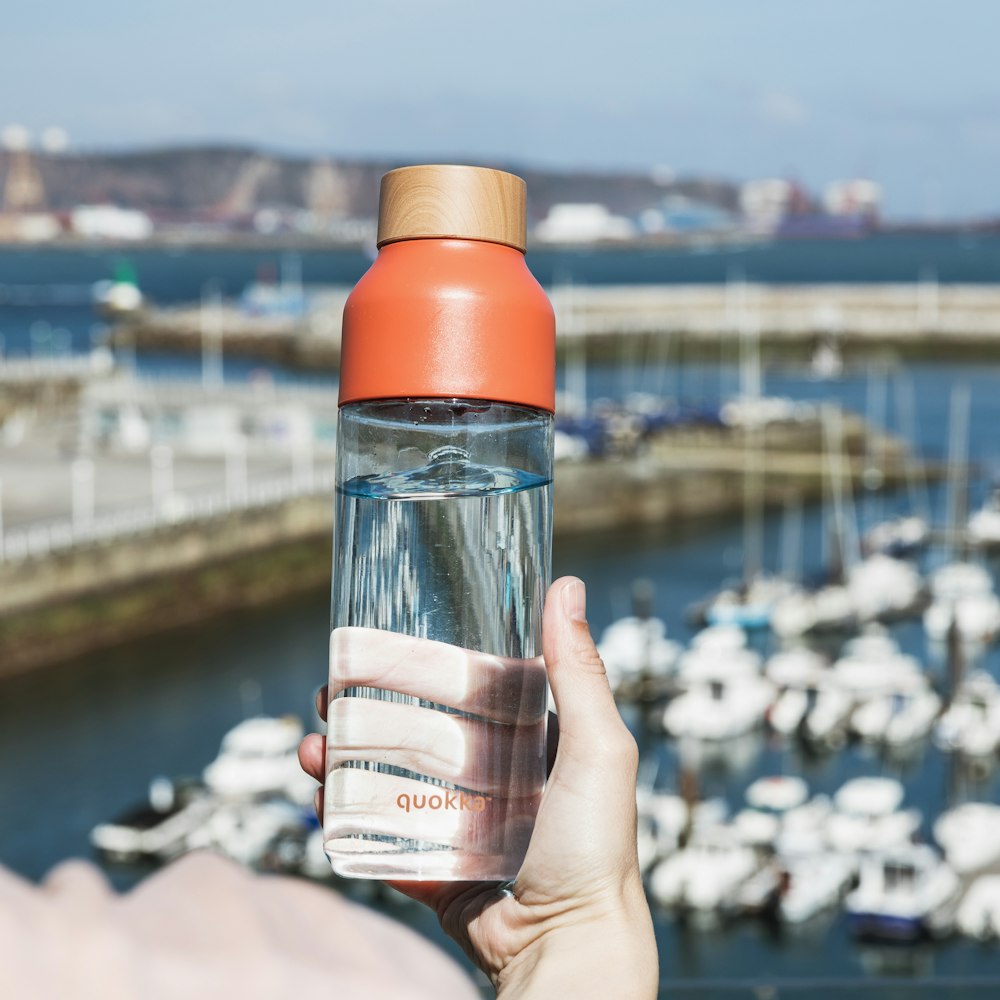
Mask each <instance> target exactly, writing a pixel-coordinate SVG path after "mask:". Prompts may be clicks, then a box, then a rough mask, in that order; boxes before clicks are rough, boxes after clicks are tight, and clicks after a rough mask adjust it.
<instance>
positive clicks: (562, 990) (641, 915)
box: [496, 899, 659, 1000]
mask: <svg viewBox="0 0 1000 1000" xmlns="http://www.w3.org/2000/svg"><path fill="white" fill-rule="evenodd" d="M496 986H497V998H498V1000H551V998H552V997H561V996H571V997H573V998H574V1000H618V998H620V1000H655V998H656V995H657V992H658V989H659V964H658V960H657V951H656V940H655V938H654V936H653V925H652V921H651V920H650V916H649V909H648V907H647V905H646V902H645V899H642V900H641V901H636V903H635V904H634V905H631V906H626V907H624V908H623V909H622V910H621V911H620V912H619V913H617V914H615V915H614V916H613V917H609V918H607V919H604V920H600V921H594V922H588V923H586V924H582V925H571V926H566V927H560V928H556V929H553V930H551V931H548V932H546V933H545V934H544V935H542V936H541V937H540V938H539V939H538V941H537V943H536V944H535V945H534V946H532V947H531V948H528V949H526V950H525V951H524V952H523V953H521V954H519V955H518V956H517V957H516V959H515V960H514V961H512V962H511V963H510V965H509V966H508V967H507V968H505V969H504V970H503V972H502V973H501V974H500V975H499V976H498V977H497V983H496Z"/></svg>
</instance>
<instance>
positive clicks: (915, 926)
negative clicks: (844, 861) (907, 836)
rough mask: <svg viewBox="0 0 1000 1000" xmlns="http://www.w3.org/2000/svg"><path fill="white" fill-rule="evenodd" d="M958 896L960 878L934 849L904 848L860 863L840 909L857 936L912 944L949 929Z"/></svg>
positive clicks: (919, 846)
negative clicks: (858, 870) (854, 884)
mask: <svg viewBox="0 0 1000 1000" xmlns="http://www.w3.org/2000/svg"><path fill="white" fill-rule="evenodd" d="M960 891H961V883H960V882H959V879H958V876H957V875H956V874H955V872H954V871H952V869H951V868H950V867H949V866H948V864H947V863H946V862H944V861H943V860H942V859H941V858H940V857H939V856H938V854H937V853H936V852H935V851H934V850H933V849H932V848H930V847H928V846H927V845H926V844H907V845H905V846H903V847H898V848H894V849H893V850H891V851H886V852H880V853H875V854H871V855H868V856H866V857H865V858H864V859H863V860H862V862H861V868H860V873H859V882H858V887H857V889H855V890H854V891H853V892H851V893H849V894H848V896H847V898H846V900H845V901H844V908H845V910H846V911H847V918H848V923H849V925H850V927H851V929H852V930H853V931H854V933H855V934H858V935H860V936H863V937H876V938H887V939H891V940H900V941H912V940H916V939H918V938H921V937H925V936H929V935H933V934H935V933H937V932H938V931H940V930H941V929H942V928H943V927H944V926H946V925H947V924H948V922H949V921H950V919H951V918H952V916H953V913H952V911H953V909H954V906H955V903H956V902H957V900H958V896H959V893H960Z"/></svg>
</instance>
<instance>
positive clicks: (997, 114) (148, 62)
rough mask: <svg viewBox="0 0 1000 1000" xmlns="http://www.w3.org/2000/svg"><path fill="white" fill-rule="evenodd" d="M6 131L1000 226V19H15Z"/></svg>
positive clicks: (932, 13) (352, 13)
mask: <svg viewBox="0 0 1000 1000" xmlns="http://www.w3.org/2000/svg"><path fill="white" fill-rule="evenodd" d="M5 8H6V9H5V11H4V13H3V14H2V15H0V17H2V21H0V44H2V51H3V54H4V55H3V59H2V60H0V93H2V94H3V95H4V101H3V105H2V107H3V111H2V114H3V115H4V116H8V117H7V119H6V120H3V119H0V125H2V124H6V123H7V122H19V123H22V124H24V125H26V126H28V127H29V128H30V129H32V130H33V131H34V132H35V133H37V132H39V131H40V130H41V129H43V128H45V127H46V126H50V125H59V126H62V127H64V128H65V129H66V130H67V131H68V132H69V136H70V140H71V142H72V144H73V146H74V147H75V148H77V149H95V148H101V149H103V148H115V149H123V148H130V147H135V146H148V145H163V144H169V143H175V142H183V143H194V142H203V141H212V142H228V141H238V142H241V143H251V144H254V145H260V146H264V147H267V148H271V149H277V150H285V151H292V152H307V153H322V154H327V155H332V156H345V157H346V156H351V157H354V156H358V157H363V156H367V155H386V156H390V157H392V158H399V159H404V160H405V159H409V160H412V161H413V162H419V161H421V160H424V161H426V160H428V159H435V160H440V159H451V160H456V161H460V162H488V163H497V162H504V163H511V164H525V165H530V166H536V167H546V166H552V167H560V168H563V167H569V168H584V169H601V168H626V169H630V170H637V171H643V172H645V171H649V170H652V169H661V170H664V169H665V170H669V171H672V172H674V173H675V174H678V175H683V176H691V175H708V176H711V177H716V178H724V179H732V180H736V181H739V180H744V179H748V178H751V177H761V176H782V177H790V178H794V179H797V180H800V181H801V182H803V183H805V184H806V185H807V186H808V187H810V188H812V189H814V190H819V189H821V188H822V186H823V185H825V184H826V183H827V182H829V181H831V180H834V179H837V178H840V177H845V176H868V177H872V178H873V179H875V180H877V181H879V182H880V183H881V184H882V185H883V188H884V194H885V210H886V214H887V215H889V216H891V217H895V218H907V219H919V220H937V219H942V218H955V217H972V216H984V215H992V216H1000V183H998V178H1000V69H998V61H997V56H996V48H997V40H998V38H1000V0H947V2H939V0H839V2H835V0H660V2H654V0H650V2H639V0H617V2H605V3H598V2H591V0H576V2H572V3H571V2H567V0H533V2H525V0H504V2H503V3H496V2H487V0H283V2H275V0H267V2H265V0H240V2H239V3H235V2H233V0H200V2H198V0H171V2H169V3H168V2H165V0H150V2H146V3H142V4H139V3H135V2H134V0H128V2H125V0H90V2H88V3H79V2H78V0H72V2H70V0H49V2H47V3H39V4H6V5H5Z"/></svg>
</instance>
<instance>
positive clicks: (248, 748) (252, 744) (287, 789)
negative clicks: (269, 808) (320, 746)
mask: <svg viewBox="0 0 1000 1000" xmlns="http://www.w3.org/2000/svg"><path fill="white" fill-rule="evenodd" d="M302 735H303V730H302V723H301V722H300V720H299V719H297V718H295V717H294V716H289V715H285V716H281V717H279V718H271V717H268V716H257V717H255V718H251V719H245V720H244V721H243V722H241V723H239V724H238V725H236V726H234V727H233V728H232V729H231V730H230V731H229V732H228V733H226V735H225V736H224V737H223V739H222V747H221V749H220V751H219V755H218V756H217V757H216V758H215V760H213V761H212V763H211V764H209V765H208V767H206V768H205V770H204V772H203V778H204V781H205V784H206V785H207V786H208V788H209V789H210V790H211V791H212V792H214V793H215V794H216V795H218V796H220V797H222V798H250V797H254V796H264V795H278V794H281V795H287V796H288V797H289V798H291V799H292V800H293V801H295V802H301V803H303V804H306V803H310V802H312V796H313V793H314V792H315V789H316V782H315V781H313V780H312V779H311V778H310V777H309V776H308V775H307V774H305V772H304V771H303V770H302V768H301V767H300V765H299V761H298V747H299V743H300V742H301V740H302Z"/></svg>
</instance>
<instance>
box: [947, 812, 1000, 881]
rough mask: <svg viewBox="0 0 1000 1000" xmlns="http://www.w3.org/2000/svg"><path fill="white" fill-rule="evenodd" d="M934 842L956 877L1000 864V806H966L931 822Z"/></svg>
mask: <svg viewBox="0 0 1000 1000" xmlns="http://www.w3.org/2000/svg"><path fill="white" fill-rule="evenodd" d="M934 839H935V840H936V841H937V842H938V844H939V845H940V847H941V850H942V851H944V856H945V858H946V859H947V861H948V864H949V865H951V867H952V868H953V869H954V870H955V871H956V872H958V874H959V875H971V874H974V873H976V872H982V871H984V870H986V869H987V868H993V867H994V866H996V865H998V864H1000V806H997V805H993V804H991V803H988V802H966V803H964V804H963V805H960V806H956V807H955V808H954V809H949V810H948V811H947V812H944V813H942V814H941V815H940V816H938V818H937V819H936V820H935V821H934Z"/></svg>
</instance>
